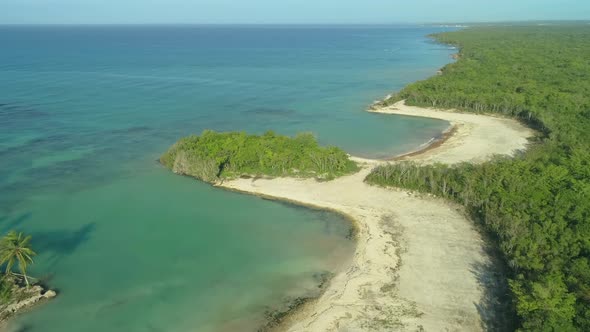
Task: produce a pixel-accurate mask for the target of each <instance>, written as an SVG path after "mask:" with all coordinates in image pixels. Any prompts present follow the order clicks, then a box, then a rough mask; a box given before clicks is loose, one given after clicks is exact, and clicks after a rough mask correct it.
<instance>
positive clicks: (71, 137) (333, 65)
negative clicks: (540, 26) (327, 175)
mask: <svg viewBox="0 0 590 332" xmlns="http://www.w3.org/2000/svg"><path fill="white" fill-rule="evenodd" d="M450 29H452V28H443V27H435V26H417V25H378V26H373V25H353V26H347V25H342V26H340V25H327V26H322V25H299V26H288V25H255V26H240V25H178V26H174V25H169V26H148V25H146V26H144V25H139V26H133V25H130V26H89V25H86V26H67V25H65V26H0V232H1V233H6V232H8V231H9V230H17V231H22V232H25V233H26V234H30V235H31V236H32V242H31V243H32V246H33V248H34V250H35V251H36V252H37V253H38V255H37V256H36V257H35V263H34V264H33V265H32V266H30V267H29V269H28V273H29V274H30V275H31V276H33V277H34V278H36V279H37V280H39V281H40V282H42V283H43V284H45V285H47V286H49V287H50V288H52V289H56V290H57V291H58V293H59V295H58V297H57V298H55V299H53V300H51V301H48V302H46V303H44V304H42V305H40V306H38V307H36V308H34V309H32V310H29V311H27V312H26V313H23V314H20V315H18V316H17V317H16V318H14V319H12V320H11V322H10V324H9V325H10V326H9V329H10V330H12V331H27V332H81V331H85V332H105V331H112V332H118V331H121V332H123V331H124V332H140V331H141V332H143V331H145V332H154V331H166V332H175V331H178V332H185V331H204V332H209V331H222V332H225V331H256V330H258V329H259V328H260V327H261V326H262V325H264V324H265V323H266V322H267V321H268V319H269V317H271V316H273V312H276V311H277V310H278V311H280V310H284V309H285V308H287V307H288V306H289V303H292V301H295V300H296V299H298V298H302V297H309V296H317V294H318V292H319V291H320V289H321V288H320V287H319V286H320V285H321V284H323V283H325V281H326V280H327V279H328V278H329V277H330V276H331V275H333V274H335V273H338V271H340V270H341V269H343V268H344V267H345V266H346V264H347V263H348V262H349V261H350V259H351V257H352V255H353V253H354V248H355V243H354V236H353V233H354V232H353V229H352V226H351V223H350V221H349V220H347V219H346V218H344V217H342V216H340V215H337V214H334V213H332V212H328V211H319V210H313V209H309V208H305V207H300V206H295V205H292V204H286V203H281V202H276V201H270V200H265V199H262V198H259V197H254V196H249V195H244V194H240V193H235V192H230V191H225V190H222V189H218V188H213V187H211V186H209V185H207V184H204V183H201V182H198V181H196V180H194V179H191V178H188V177H182V176H178V175H174V174H172V173H171V172H169V171H168V170H166V169H164V168H163V167H162V166H161V165H160V164H159V163H158V162H157V159H158V157H159V156H160V155H161V154H162V153H163V152H164V151H165V150H166V149H167V148H168V147H169V146H170V145H172V144H173V143H174V142H175V141H176V140H177V139H179V138H180V137H183V136H186V135H190V134H199V133H200V132H202V131H203V130H205V129H213V130H217V131H234V130H238V131H245V132H248V133H263V132H265V131H267V130H273V131H275V132H277V133H280V134H286V135H294V134H296V133H298V132H311V133H313V134H314V135H315V136H316V137H317V139H318V140H319V142H320V143H321V144H324V145H335V146H338V147H341V148H342V149H344V150H346V151H347V152H349V153H350V154H352V155H356V156H361V157H372V158H385V157H390V156H394V155H396V154H400V153H403V152H407V151H410V150H414V149H416V148H417V147H419V146H420V145H422V144H424V143H425V142H427V141H429V140H430V139H432V138H433V137H436V136H438V135H439V134H440V133H441V132H442V131H443V130H445V129H446V128H447V126H448V123H446V122H444V121H439V120H434V119H424V118H415V117H404V116H392V115H379V114H371V113H368V112H365V110H366V109H367V107H368V105H370V104H371V103H372V102H373V101H375V100H377V99H380V98H382V97H384V96H385V95H387V94H389V93H391V92H395V91H396V90H399V89H401V88H402V87H403V86H405V85H406V84H409V83H411V82H413V81H416V80H421V79H425V78H427V77H429V76H431V75H434V74H435V72H436V71H437V70H438V69H439V68H440V67H442V66H444V65H445V64H447V63H449V62H451V61H452V59H451V57H450V55H451V54H452V53H454V52H456V50H453V49H452V48H450V47H449V46H446V45H441V44H437V43H435V42H434V41H432V40H431V39H430V38H428V37H427V35H429V34H431V33H436V32H441V31H447V30H450Z"/></svg>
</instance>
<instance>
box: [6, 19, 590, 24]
mask: <svg viewBox="0 0 590 332" xmlns="http://www.w3.org/2000/svg"><path fill="white" fill-rule="evenodd" d="M510 23H512V24H518V23H521V24H522V23H590V19H578V20H575V19H552V20H543V19H531V20H491V21H471V22H453V21H449V22H444V21H442V22H440V21H431V22H379V23H377V22H375V23H368V22H351V23H344V22H342V23H337V22H331V23H313V22H309V23H302V22H299V23H255V22H242V23H222V22H217V23H190V22H189V23H182V22H178V23H172V22H169V23H166V22H159V23H156V22H154V23H1V22H0V26H312V25H315V26H351V25H357V26H386V25H480V24H510Z"/></svg>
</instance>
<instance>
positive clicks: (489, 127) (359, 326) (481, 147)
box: [222, 103, 534, 332]
mask: <svg viewBox="0 0 590 332" xmlns="http://www.w3.org/2000/svg"><path fill="white" fill-rule="evenodd" d="M375 111H376V112H382V113H389V114H402V115H412V116H423V117H432V118H438V119H443V120H447V121H449V122H451V123H452V125H453V126H454V128H455V130H454V131H453V135H452V136H451V137H450V138H448V139H447V140H446V141H445V142H444V143H443V144H441V145H440V146H437V147H436V148H433V149H429V150H427V151H425V152H424V153H421V154H417V155H413V156H411V157H405V159H412V160H416V161H419V162H425V163H432V162H443V163H449V164H452V163H458V162H464V161H468V162H481V161H484V160H486V159H489V158H490V157H491V156H492V155H494V154H504V155H512V154H513V153H514V152H515V151H517V150H522V149H524V148H526V144H527V138H528V137H531V136H533V135H534V133H533V132H532V131H531V130H530V129H528V128H526V127H524V126H522V125H520V124H519V123H518V122H516V121H514V120H509V119H503V118H497V117H491V116H483V115H473V114H463V113H458V112H452V111H438V110H431V109H423V108H417V107H409V106H405V105H404V104H403V103H398V104H396V105H393V106H392V107H388V108H383V109H380V110H375ZM357 160H358V161H360V162H362V170H361V171H360V172H358V173H356V174H353V175H350V176H345V177H341V178H338V179H336V180H334V181H329V182H317V181H315V180H313V179H305V180H302V179H293V178H277V179H257V180H252V179H237V180H232V181H228V182H225V183H224V184H223V185H222V186H223V187H226V188H231V189H233V190H238V191H242V192H247V193H252V194H259V195H265V196H270V197H274V198H277V199H287V200H290V201H294V202H299V203H302V204H307V205H313V206H317V207H321V208H329V209H333V210H336V211H339V212H341V213H343V214H346V215H348V216H350V217H352V218H353V219H354V220H355V221H356V222H357V224H358V229H359V232H358V238H357V240H358V244H357V248H356V252H355V255H354V258H353V259H352V262H351V263H350V265H349V266H347V267H345V268H344V269H343V270H342V271H341V272H340V273H338V274H336V276H335V277H334V278H333V279H332V280H331V282H330V284H329V285H328V287H327V289H326V291H325V293H323V295H322V296H320V297H319V298H318V299H317V300H315V301H312V302H309V303H307V304H306V305H305V306H304V307H303V308H302V309H301V310H299V311H297V312H295V313H294V314H293V315H291V316H290V317H289V318H288V319H287V321H285V323H284V325H283V326H282V327H281V328H282V329H284V330H287V331H312V332H318V331H395V330H403V331H421V329H423V330H425V331H479V330H485V329H486V324H489V323H490V322H491V321H494V319H493V317H492V314H493V312H492V310H489V309H488V307H489V306H490V305H492V304H491V303H490V302H493V301H494V299H495V298H494V296H491V295H490V294H491V292H490V289H493V288H494V287H496V284H498V283H501V282H502V280H501V279H502V278H501V276H500V274H499V273H496V272H495V271H494V269H493V268H494V267H493V264H492V263H491V257H490V256H489V255H488V253H487V252H486V249H485V243H484V241H483V240H482V236H481V235H480V234H479V232H478V231H477V230H476V229H475V227H474V224H473V222H472V221H470V220H468V219H467V218H466V217H465V216H464V214H463V213H462V209H461V208H460V207H458V206H455V205H453V204H450V203H448V202H446V201H443V200H441V199H436V198H430V197H417V196H414V195H411V194H410V193H408V192H406V191H402V190H396V189H385V188H379V187H375V186H370V185H368V184H366V183H364V182H363V180H364V178H365V177H366V175H367V174H369V172H370V171H371V169H372V168H373V167H374V166H375V165H378V164H381V163H384V161H378V160H367V159H360V158H357Z"/></svg>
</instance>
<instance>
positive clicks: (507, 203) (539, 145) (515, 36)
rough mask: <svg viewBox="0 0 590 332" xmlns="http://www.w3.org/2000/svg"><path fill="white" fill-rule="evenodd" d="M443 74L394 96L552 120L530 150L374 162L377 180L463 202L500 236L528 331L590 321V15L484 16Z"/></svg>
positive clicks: (460, 39)
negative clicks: (525, 22)
mask: <svg viewBox="0 0 590 332" xmlns="http://www.w3.org/2000/svg"><path fill="white" fill-rule="evenodd" d="M435 38H436V39H438V40H439V41H441V42H443V43H448V44H453V45H457V46H459V47H460V48H461V51H460V57H459V60H458V61H457V62H456V63H453V64H450V65H447V66H446V67H445V68H443V70H442V71H443V74H442V75H439V76H435V77H432V78H430V79H428V80H425V81H420V82H417V83H414V84H411V85H409V86H408V87H406V88H405V89H403V90H402V91H400V92H399V93H397V94H396V95H394V96H393V97H392V98H391V99H389V100H387V101H385V103H386V104H390V103H393V102H396V101H399V100H402V99H405V100H406V103H407V104H409V105H417V106H430V107H441V108H456V109H460V110H464V111H473V112H481V113H500V114H503V115H506V116H511V117H515V118H518V119H520V120H521V121H523V122H525V123H527V124H528V125H529V126H531V127H534V128H536V129H538V130H540V131H541V133H542V137H541V138H540V139H539V141H538V142H536V143H535V144H533V145H532V147H531V148H530V149H529V150H528V151H527V152H526V153H525V154H524V155H522V156H518V157H516V158H511V159H506V158H498V159H495V160H493V161H490V162H488V163H484V164H482V165H470V164H460V165H457V166H452V167H450V166H444V165H430V166H418V165H416V164H412V163H402V164H396V165H390V166H383V167H379V168H377V169H375V170H374V171H373V172H372V173H371V174H370V175H369V176H368V178H367V181H368V182H370V183H374V184H380V185H390V186H396V187H404V188H408V189H413V190H417V191H420V192H427V193H433V194H436V195H439V196H443V197H446V198H449V199H453V200H455V201H458V202H460V203H462V204H464V205H465V206H466V207H467V209H468V210H469V211H470V212H471V213H472V214H473V216H474V217H475V219H476V220H478V221H480V222H481V223H482V224H483V225H484V226H485V228H486V229H487V230H489V231H490V232H491V233H492V234H493V235H495V237H496V238H497V241H498V244H499V247H500V249H501V251H502V253H503V255H504V257H505V260H506V262H507V265H508V266H509V267H510V268H511V275H510V280H509V284H510V288H511V291H512V294H513V298H514V304H515V308H516V312H517V314H518V317H519V320H520V322H519V324H520V326H521V329H522V330H524V331H590V261H589V258H590V26H588V25H571V26H536V27H532V26H530V27H478V28H470V29H467V30H462V31H457V32H449V33H442V34H438V35H435Z"/></svg>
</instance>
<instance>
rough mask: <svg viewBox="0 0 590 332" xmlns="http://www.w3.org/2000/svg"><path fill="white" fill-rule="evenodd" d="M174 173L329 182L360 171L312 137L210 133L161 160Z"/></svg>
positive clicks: (342, 154) (193, 138)
mask: <svg viewBox="0 0 590 332" xmlns="http://www.w3.org/2000/svg"><path fill="white" fill-rule="evenodd" d="M160 162H161V163H162V164H163V165H164V166H166V167H167V168H169V169H171V170H172V171H173V172H175V173H177V174H182V175H189V176H193V177H195V178H197V179H200V180H203V181H207V182H210V183H216V182H219V181H222V180H224V179H231V178H237V177H240V176H251V177H256V176H270V177H277V176H278V177H280V176H292V177H313V178H317V179H323V180H329V179H333V178H335V177H338V176H341V175H345V174H350V173H353V172H355V171H357V170H358V167H357V165H356V163H355V162H353V161H352V160H350V159H349V158H348V155H347V154H346V152H344V151H343V150H341V149H339V148H336V147H321V146H319V144H318V142H317V140H316V139H315V137H314V136H313V135H312V134H309V133H302V134H298V135H296V136H295V137H292V138H291V137H287V136H283V135H277V134H275V133H274V132H272V131H268V132H266V133H264V134H263V135H248V134H246V133H244V132H227V133H218V132H215V131H211V130H206V131H204V132H203V133H202V134H201V135H200V136H188V137H185V138H182V139H180V140H179V141H178V142H177V143H176V144H174V145H173V146H172V147H171V148H170V149H169V150H168V151H167V152H166V153H164V154H163V155H162V156H161V157H160Z"/></svg>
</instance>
